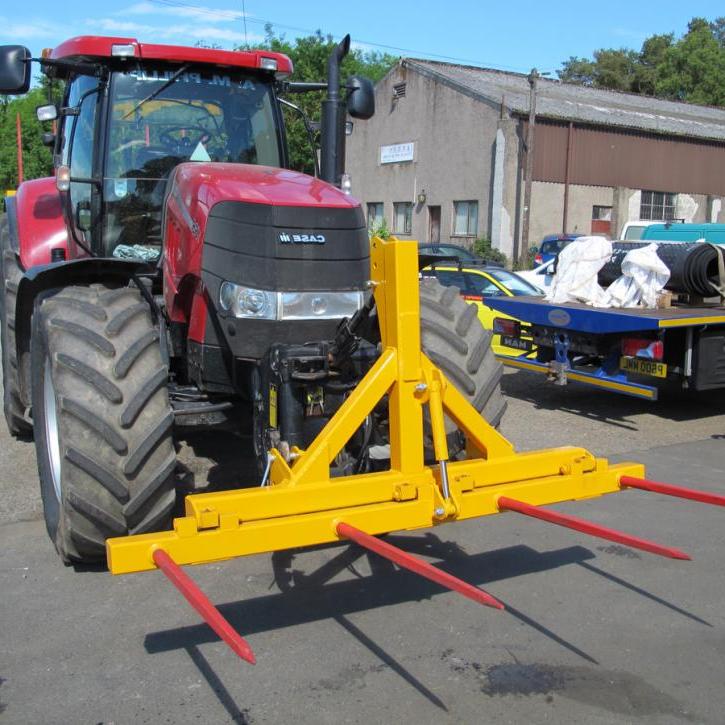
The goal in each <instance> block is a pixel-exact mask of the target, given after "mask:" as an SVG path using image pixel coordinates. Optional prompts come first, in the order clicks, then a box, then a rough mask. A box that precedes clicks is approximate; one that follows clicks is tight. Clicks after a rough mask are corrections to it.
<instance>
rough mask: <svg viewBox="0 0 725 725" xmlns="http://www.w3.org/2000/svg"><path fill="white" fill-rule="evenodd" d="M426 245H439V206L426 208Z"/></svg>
mask: <svg viewBox="0 0 725 725" xmlns="http://www.w3.org/2000/svg"><path fill="white" fill-rule="evenodd" d="M428 243H429V244H440V243H441V208H440V207H439V206H429V207H428Z"/></svg>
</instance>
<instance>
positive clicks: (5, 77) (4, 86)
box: [0, 45, 31, 95]
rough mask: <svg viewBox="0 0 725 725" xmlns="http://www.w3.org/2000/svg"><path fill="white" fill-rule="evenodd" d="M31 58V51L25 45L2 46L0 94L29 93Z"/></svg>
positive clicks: (0, 56) (0, 49) (0, 55)
mask: <svg viewBox="0 0 725 725" xmlns="http://www.w3.org/2000/svg"><path fill="white" fill-rule="evenodd" d="M30 57H31V56H30V51H29V50H28V49H27V48H26V47H25V46H24V45H0V94H3V95H19V94H21V93H27V92H28V89H29V88H30Z"/></svg>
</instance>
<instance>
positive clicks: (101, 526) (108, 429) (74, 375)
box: [31, 285, 176, 562]
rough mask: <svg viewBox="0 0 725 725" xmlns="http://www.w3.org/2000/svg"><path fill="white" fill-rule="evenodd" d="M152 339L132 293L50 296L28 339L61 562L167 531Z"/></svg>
mask: <svg viewBox="0 0 725 725" xmlns="http://www.w3.org/2000/svg"><path fill="white" fill-rule="evenodd" d="M158 340H159V333H158V329H157V327H156V326H155V325H154V323H153V322H152V320H151V315H150V312H149V308H148V305H147V303H146V302H144V301H143V299H142V297H141V295H140V293H139V292H138V290H136V289H133V288H130V287H123V288H115V289H114V288H109V287H106V286H103V285H92V286H89V287H80V286H79V287H67V288H64V289H60V290H53V291H52V292H50V293H47V294H46V295H45V296H43V297H42V298H41V299H40V300H38V301H37V302H36V306H35V311H34V314H33V329H32V337H31V378H32V403H33V423H34V432H35V447H36V453H37V458H38V471H39V475H40V491H41V496H42V499H43V510H44V513H45V523H46V527H47V529H48V533H49V535H50V537H51V539H52V540H53V542H54V543H55V546H56V549H57V550H58V553H59V554H60V555H61V557H62V558H63V560H64V561H66V562H70V561H96V560H101V559H103V558H104V557H105V540H106V539H107V538H109V537H112V536H123V535H125V534H137V533H143V532H148V531H156V530H159V529H163V528H165V527H166V526H167V525H168V523H169V521H170V518H171V515H172V513H173V508H174V504H175V500H176V491H175V488H174V469H175V467H176V454H175V449H174V445H173V440H172V425H173V412H172V410H171V406H170V404H169V398H168V392H167V380H168V371H167V368H166V365H165V364H164V362H163V361H162V357H161V352H160V347H159V344H158Z"/></svg>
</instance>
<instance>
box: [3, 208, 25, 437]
mask: <svg viewBox="0 0 725 725" xmlns="http://www.w3.org/2000/svg"><path fill="white" fill-rule="evenodd" d="M0 255H1V256H0V271H1V277H2V290H0V344H1V345H2V371H3V411H4V413H5V420H6V421H7V424H8V430H9V431H10V434H11V435H13V436H20V437H27V436H30V435H31V434H32V432H33V426H32V424H31V423H30V421H29V420H28V419H27V418H26V417H25V405H24V403H23V401H22V399H21V397H20V384H19V375H18V354H17V350H16V347H15V302H16V300H17V294H18V283H19V282H20V278H21V277H22V276H23V273H22V271H21V269H20V265H19V264H18V259H17V255H16V254H15V252H14V251H13V250H12V248H11V246H10V233H9V231H8V220H7V215H5V214H3V215H2V216H1V217H0Z"/></svg>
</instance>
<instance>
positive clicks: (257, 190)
mask: <svg viewBox="0 0 725 725" xmlns="http://www.w3.org/2000/svg"><path fill="white" fill-rule="evenodd" d="M174 187H175V189H176V190H178V193H180V195H181V197H182V199H183V201H184V203H185V204H186V206H187V208H188V209H189V211H190V212H191V215H192V217H194V219H195V221H196V222H197V223H198V224H199V226H200V227H201V226H203V223H202V222H203V219H204V217H206V216H208V215H209V213H210V211H211V209H212V208H213V207H214V205H215V204H219V203H220V202H225V201H241V202H246V203H251V204H265V205H271V206H294V207H328V208H334V209H354V208H359V206H360V205H359V203H358V202H357V201H356V200H354V199H352V198H351V197H349V196H347V195H346V194H343V193H342V192H341V191H340V190H339V189H338V188H337V187H335V186H332V185H331V184H328V183H326V182H324V181H320V180H319V179H315V178H313V177H311V176H307V175H306V174H300V173H298V172H296V171H290V170H289V169H278V168H273V167H270V166H256V165H251V164H223V163H193V162H190V163H185V164H180V165H179V166H178V167H177V169H176V171H175V173H174Z"/></svg>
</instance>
